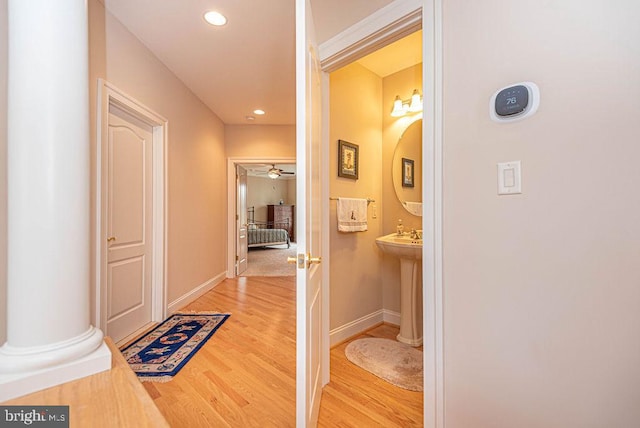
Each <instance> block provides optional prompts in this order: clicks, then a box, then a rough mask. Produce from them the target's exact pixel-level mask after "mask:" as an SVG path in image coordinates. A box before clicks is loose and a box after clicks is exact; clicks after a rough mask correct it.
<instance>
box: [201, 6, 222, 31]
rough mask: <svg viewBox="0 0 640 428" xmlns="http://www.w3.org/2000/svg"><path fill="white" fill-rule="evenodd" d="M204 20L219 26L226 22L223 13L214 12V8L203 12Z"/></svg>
mask: <svg viewBox="0 0 640 428" xmlns="http://www.w3.org/2000/svg"><path fill="white" fill-rule="evenodd" d="M204 20H205V21H207V22H208V23H209V24H211V25H214V26H216V27H221V26H223V25H224V24H226V23H227V18H226V17H225V16H224V15H223V14H221V13H220V12H216V11H215V10H210V11H209V12H207V13H205V14H204Z"/></svg>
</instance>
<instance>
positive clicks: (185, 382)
mask: <svg viewBox="0 0 640 428" xmlns="http://www.w3.org/2000/svg"><path fill="white" fill-rule="evenodd" d="M184 310H187V311H217V312H228V313H231V317H230V318H229V319H228V320H227V321H226V322H225V324H224V325H223V326H222V327H221V328H220V329H219V330H218V331H217V332H216V333H215V334H214V335H213V337H212V338H211V339H210V340H209V341H208V342H207V343H206V344H205V345H204V346H203V347H202V349H200V351H198V353H197V354H196V355H195V356H194V357H193V358H192V359H191V361H190V362H189V363H188V364H187V365H186V366H185V367H184V368H183V369H182V370H181V371H180V372H179V373H178V374H177V375H176V376H175V377H174V378H173V380H171V381H170V382H167V383H151V382H145V383H143V385H144V387H145V389H146V390H147V391H148V393H149V394H150V395H151V397H152V398H153V400H154V402H155V404H156V405H157V406H158V408H159V410H160V412H161V413H162V414H163V415H164V417H165V418H166V419H167V421H168V422H169V424H170V426H172V427H212V426H215V427H294V426H295V396H296V394H295V388H296V387H295V376H296V374H295V357H296V346H295V324H296V316H295V277H245V278H242V277H241V278H236V279H232V280H229V279H227V280H225V281H223V282H222V283H221V284H219V285H218V286H217V287H216V288H214V289H213V290H212V291H210V292H208V293H207V294H205V295H204V296H202V297H201V298H199V299H198V300H197V301H195V302H193V303H191V304H190V305H188V306H187V307H186V308H184ZM397 332H398V330H397V328H396V327H392V326H387V325H382V326H379V327H377V328H375V329H373V330H371V331H369V332H368V335H369V336H374V337H394V336H395V335H396V334H397ZM345 346H346V343H345V344H342V345H340V346H337V347H336V348H334V349H332V351H331V382H330V383H329V385H327V386H326V387H325V389H324V393H323V398H322V401H321V406H320V418H319V426H321V427H336V426H339V427H358V428H360V427H376V426H379V427H407V426H422V393H416V392H411V391H406V390H403V389H401V388H397V387H395V386H393V385H391V384H388V383H386V382H384V381H382V380H380V379H378V378H377V377H375V376H373V375H371V374H370V373H368V372H366V371H364V370H362V369H360V368H359V367H357V366H355V365H353V364H351V363H350V362H349V361H347V359H346V358H345V356H344V347H345Z"/></svg>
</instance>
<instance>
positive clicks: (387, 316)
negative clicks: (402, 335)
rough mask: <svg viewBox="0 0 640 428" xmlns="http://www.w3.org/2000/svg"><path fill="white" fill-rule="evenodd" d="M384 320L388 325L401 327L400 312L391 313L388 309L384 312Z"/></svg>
mask: <svg viewBox="0 0 640 428" xmlns="http://www.w3.org/2000/svg"><path fill="white" fill-rule="evenodd" d="M382 319H383V320H384V322H386V323H387V324H393V325H397V326H398V327H399V326H400V312H394V311H389V310H387V309H383V310H382Z"/></svg>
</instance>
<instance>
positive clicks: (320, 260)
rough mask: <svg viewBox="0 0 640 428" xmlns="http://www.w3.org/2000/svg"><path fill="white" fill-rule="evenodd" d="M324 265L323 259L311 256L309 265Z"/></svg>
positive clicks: (308, 260) (308, 261)
mask: <svg viewBox="0 0 640 428" xmlns="http://www.w3.org/2000/svg"><path fill="white" fill-rule="evenodd" d="M320 263H322V257H311V255H309V258H308V259H307V265H309V266H310V265H312V264H320Z"/></svg>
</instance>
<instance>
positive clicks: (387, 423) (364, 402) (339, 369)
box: [318, 324, 423, 427]
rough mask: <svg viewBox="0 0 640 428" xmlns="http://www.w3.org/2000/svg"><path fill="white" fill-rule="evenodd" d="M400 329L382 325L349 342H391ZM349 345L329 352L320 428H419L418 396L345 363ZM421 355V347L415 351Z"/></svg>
mask: <svg viewBox="0 0 640 428" xmlns="http://www.w3.org/2000/svg"><path fill="white" fill-rule="evenodd" d="M399 331H400V329H399V328H398V327H396V326H393V325H388V324H382V325H380V326H378V327H375V328H373V329H371V330H369V331H367V332H365V333H363V334H361V335H360V336H357V337H354V338H353V339H352V340H355V339H360V338H364V337H380V338H387V339H394V340H395V337H396V335H397V334H398V332H399ZM348 344H349V342H345V343H342V344H340V345H338V346H336V347H334V348H333V349H331V354H330V358H331V380H330V382H329V384H328V385H327V386H326V387H325V388H324V390H323V394H322V401H321V402H320V420H319V424H318V426H320V427H333V426H343V427H363V426H384V427H410V426H411V427H421V426H423V423H422V421H423V418H422V409H423V394H422V392H414V391H408V390H405V389H402V388H399V387H397V386H394V385H391V384H390V383H387V382H385V381H384V380H382V379H380V378H378V377H377V376H375V375H373V374H371V373H369V372H367V371H366V370H363V369H361V368H360V367H358V366H356V365H355V364H353V363H351V362H350V361H349V360H347V357H345V355H344V349H345V348H346V346H347V345H348ZM416 349H419V350H420V351H422V347H419V348H416Z"/></svg>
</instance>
